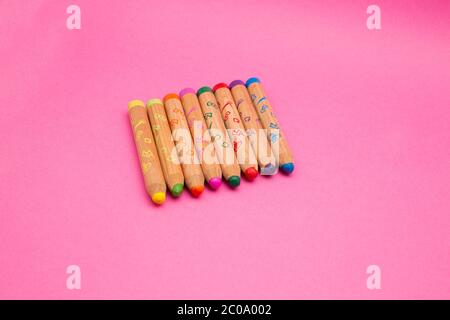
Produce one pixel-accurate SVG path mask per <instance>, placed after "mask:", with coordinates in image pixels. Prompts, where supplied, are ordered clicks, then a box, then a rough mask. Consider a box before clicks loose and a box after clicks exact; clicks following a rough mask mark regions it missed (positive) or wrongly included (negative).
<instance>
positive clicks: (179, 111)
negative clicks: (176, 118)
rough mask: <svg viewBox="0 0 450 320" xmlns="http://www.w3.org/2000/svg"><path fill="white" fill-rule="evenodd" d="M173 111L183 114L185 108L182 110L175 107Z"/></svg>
mask: <svg viewBox="0 0 450 320" xmlns="http://www.w3.org/2000/svg"><path fill="white" fill-rule="evenodd" d="M172 111H173V112H174V113H179V114H183V110H181V109H180V108H174V109H173V110H172Z"/></svg>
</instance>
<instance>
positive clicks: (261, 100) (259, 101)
mask: <svg viewBox="0 0 450 320" xmlns="http://www.w3.org/2000/svg"><path fill="white" fill-rule="evenodd" d="M255 99H256V96H255ZM264 100H267V98H266V97H262V98H261V99H259V100H258V102H256V104H257V105H258V104H260V103H261V102H263V101H264Z"/></svg>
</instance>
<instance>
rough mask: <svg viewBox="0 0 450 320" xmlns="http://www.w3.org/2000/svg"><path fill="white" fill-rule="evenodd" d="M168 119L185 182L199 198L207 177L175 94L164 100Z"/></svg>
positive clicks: (167, 96)
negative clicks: (204, 174)
mask: <svg viewBox="0 0 450 320" xmlns="http://www.w3.org/2000/svg"><path fill="white" fill-rule="evenodd" d="M163 102H164V107H165V109H166V114H167V118H168V119H169V126H170V130H171V131H172V138H173V139H174V141H175V147H176V148H177V152H178V159H179V160H180V162H181V168H182V169H183V174H184V181H185V183H186V185H187V187H188V189H189V191H190V192H191V194H192V195H193V196H194V197H198V196H200V195H201V194H202V192H203V190H204V181H205V177H204V176H203V171H202V167H201V166H200V161H199V160H198V158H197V152H195V148H194V142H193V141H192V137H191V133H190V132H189V126H188V123H187V120H186V116H185V115H184V111H183V106H182V105H181V101H180V98H179V97H178V95H177V94H175V93H169V94H167V95H166V96H165V97H164V99H163Z"/></svg>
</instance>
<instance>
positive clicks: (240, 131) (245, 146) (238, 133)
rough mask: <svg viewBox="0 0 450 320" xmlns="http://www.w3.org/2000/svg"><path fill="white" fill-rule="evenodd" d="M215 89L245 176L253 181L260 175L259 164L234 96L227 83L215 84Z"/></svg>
mask: <svg viewBox="0 0 450 320" xmlns="http://www.w3.org/2000/svg"><path fill="white" fill-rule="evenodd" d="M213 91H214V94H215V96H216V100H217V103H218V105H219V109H220V113H221V115H222V119H223V121H224V122H225V126H226V127H227V129H228V133H229V136H230V139H231V142H232V143H233V148H234V151H235V153H236V158H237V160H238V162H239V165H240V167H241V169H242V172H243V173H244V177H245V178H246V179H247V180H249V181H252V180H254V179H255V178H256V177H257V176H258V164H257V161H256V156H255V153H254V152H253V149H252V146H251V145H250V141H249V139H248V137H247V134H246V132H245V127H244V125H243V124H242V120H241V117H240V116H239V113H238V111H237V108H236V105H235V104H234V101H233V96H232V95H231V92H230V90H229V89H228V86H227V85H226V84H225V83H219V84H217V85H215V86H214V88H213Z"/></svg>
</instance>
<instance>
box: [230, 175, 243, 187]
mask: <svg viewBox="0 0 450 320" xmlns="http://www.w3.org/2000/svg"><path fill="white" fill-rule="evenodd" d="M228 184H229V185H230V187H232V188H236V187H237V186H239V185H240V184H241V178H240V177H238V176H231V177H230V178H228Z"/></svg>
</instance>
